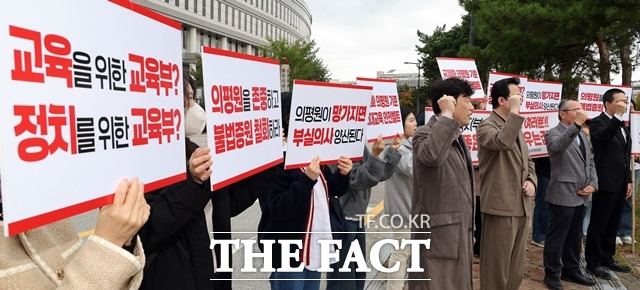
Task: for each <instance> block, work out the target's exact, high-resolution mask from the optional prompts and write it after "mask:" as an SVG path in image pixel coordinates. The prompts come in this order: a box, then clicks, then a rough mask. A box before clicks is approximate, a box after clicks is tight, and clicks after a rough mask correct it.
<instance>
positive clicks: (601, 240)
mask: <svg viewBox="0 0 640 290" xmlns="http://www.w3.org/2000/svg"><path fill="white" fill-rule="evenodd" d="M626 190H627V186H626V184H625V186H624V190H620V191H619V192H611V191H598V192H597V193H595V194H594V195H593V203H592V205H591V206H592V207H591V219H590V221H589V228H588V229H587V244H586V246H585V250H584V256H585V260H586V261H587V268H589V269H593V268H595V267H599V266H607V265H611V264H612V263H613V262H614V260H613V255H614V254H615V253H616V234H617V231H618V227H619V226H620V217H621V216H622V206H623V205H624V200H625V196H626Z"/></svg>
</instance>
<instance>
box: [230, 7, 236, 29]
mask: <svg viewBox="0 0 640 290" xmlns="http://www.w3.org/2000/svg"><path fill="white" fill-rule="evenodd" d="M231 26H232V27H236V9H235V8H233V7H231Z"/></svg>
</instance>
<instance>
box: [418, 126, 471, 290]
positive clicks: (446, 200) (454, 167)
mask: <svg viewBox="0 0 640 290" xmlns="http://www.w3.org/2000/svg"><path fill="white" fill-rule="evenodd" d="M459 136H460V128H459V124H458V122H457V121H455V120H453V119H451V118H448V117H440V118H438V119H436V117H435V116H434V117H432V118H431V119H430V120H429V122H428V123H427V124H426V125H425V126H422V127H419V128H418V130H416V133H415V135H414V137H413V148H414V166H413V176H414V178H413V199H412V214H413V215H414V216H416V215H424V214H427V215H429V227H428V228H427V227H426V226H422V227H418V228H412V229H411V230H412V232H413V234H412V239H431V247H430V249H428V250H424V249H422V250H421V251H420V266H421V267H423V268H424V272H423V273H413V272H410V273H409V278H412V279H426V278H430V279H432V280H431V281H409V289H459V290H465V289H472V285H473V277H472V268H471V267H472V260H473V210H474V201H475V197H474V193H473V171H472V168H471V154H470V152H469V149H468V148H467V145H466V144H465V143H464V141H463V142H462V144H460V143H458V137H459ZM461 149H464V154H463V152H462V150H461ZM417 220H420V218H417ZM423 232H431V233H430V234H428V233H423Z"/></svg>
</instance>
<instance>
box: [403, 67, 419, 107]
mask: <svg viewBox="0 0 640 290" xmlns="http://www.w3.org/2000/svg"><path fill="white" fill-rule="evenodd" d="M404 64H415V65H416V66H417V67H418V85H417V88H416V90H417V91H418V93H417V94H416V114H418V115H420V61H419V60H418V62H411V61H405V62H404Z"/></svg>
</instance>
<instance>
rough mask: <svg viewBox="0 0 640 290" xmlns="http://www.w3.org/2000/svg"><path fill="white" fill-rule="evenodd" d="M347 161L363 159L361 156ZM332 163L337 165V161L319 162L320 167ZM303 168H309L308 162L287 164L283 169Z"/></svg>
mask: <svg viewBox="0 0 640 290" xmlns="http://www.w3.org/2000/svg"><path fill="white" fill-rule="evenodd" d="M349 159H351V161H360V160H362V159H363V157H362V156H359V157H349ZM333 163H338V159H335V160H325V161H320V165H326V164H333ZM305 166H309V162H306V163H299V164H289V165H288V166H285V167H284V169H286V170H289V169H296V168H300V167H305Z"/></svg>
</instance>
